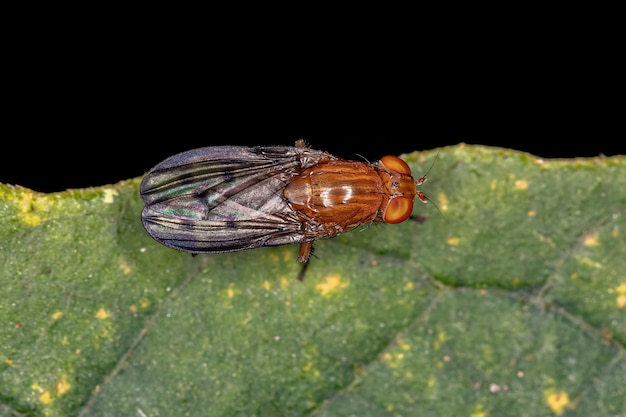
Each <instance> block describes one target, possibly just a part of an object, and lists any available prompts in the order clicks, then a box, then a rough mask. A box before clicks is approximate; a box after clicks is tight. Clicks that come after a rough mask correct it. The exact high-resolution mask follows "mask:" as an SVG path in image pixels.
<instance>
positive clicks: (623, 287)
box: [615, 283, 626, 295]
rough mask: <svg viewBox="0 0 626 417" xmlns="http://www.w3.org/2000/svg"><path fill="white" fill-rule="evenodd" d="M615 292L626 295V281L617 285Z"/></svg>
mask: <svg viewBox="0 0 626 417" xmlns="http://www.w3.org/2000/svg"><path fill="white" fill-rule="evenodd" d="M615 292H617V293H618V294H621V295H626V283H624V284H620V285H618V286H617V287H615Z"/></svg>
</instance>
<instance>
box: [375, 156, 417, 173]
mask: <svg viewBox="0 0 626 417" xmlns="http://www.w3.org/2000/svg"><path fill="white" fill-rule="evenodd" d="M380 162H381V163H382V164H383V165H384V167H385V168H387V169H390V170H392V171H396V172H399V173H400V174H406V175H411V168H409V166H408V165H407V164H406V162H404V161H403V160H402V159H400V158H398V157H397V156H391V155H387V156H383V157H382V158H380Z"/></svg>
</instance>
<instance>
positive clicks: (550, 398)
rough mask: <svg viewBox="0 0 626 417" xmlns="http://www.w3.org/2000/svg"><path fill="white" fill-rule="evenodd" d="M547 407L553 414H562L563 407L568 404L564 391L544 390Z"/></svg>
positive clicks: (567, 397)
mask: <svg viewBox="0 0 626 417" xmlns="http://www.w3.org/2000/svg"><path fill="white" fill-rule="evenodd" d="M544 395H545V397H546V402H547V403H548V407H550V409H551V410H552V412H553V413H555V414H562V413H563V411H565V408H566V407H567V406H568V405H569V396H568V395H567V393H566V392H563V391H559V392H556V391H554V390H546V391H545V392H544Z"/></svg>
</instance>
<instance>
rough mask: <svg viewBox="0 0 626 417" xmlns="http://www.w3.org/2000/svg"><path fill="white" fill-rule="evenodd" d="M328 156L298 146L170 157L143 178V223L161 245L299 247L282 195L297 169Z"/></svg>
mask: <svg viewBox="0 0 626 417" xmlns="http://www.w3.org/2000/svg"><path fill="white" fill-rule="evenodd" d="M332 158H333V157H332V156H331V155H329V154H327V153H325V152H321V151H315V150H312V149H309V148H300V147H282V146H276V147H253V148H246V147H235V146H217V147H207V148H200V149H194V150H191V151H188V152H183V153H181V154H178V155H174V156H172V157H170V158H168V159H166V160H165V161H163V162H161V163H160V164H158V165H157V166H155V167H154V168H153V169H151V170H150V171H149V172H148V173H147V174H146V175H145V177H144V179H143V181H142V183H141V187H140V195H141V198H142V199H143V201H144V202H145V204H146V206H145V208H144V210H143V212H142V222H143V225H144V227H145V229H146V231H147V232H148V233H149V234H150V235H151V236H152V237H153V238H154V239H155V240H157V241H159V242H161V243H162V244H164V245H166V246H169V247H172V248H175V249H179V250H183V251H187V252H192V253H219V252H230V251H237V250H242V249H251V248H256V247H259V246H276V245H284V244H290V243H301V242H303V241H305V236H304V234H303V233H302V225H301V223H300V221H299V220H298V217H297V215H296V213H295V212H294V211H293V209H292V208H291V207H290V206H289V204H287V202H286V201H285V199H284V197H283V189H284V187H285V186H286V184H288V183H289V181H290V180H291V179H292V178H293V176H295V175H298V174H299V173H300V172H301V171H302V170H303V169H306V168H308V167H310V166H313V165H315V164H317V163H319V162H320V161H326V160H329V159H332Z"/></svg>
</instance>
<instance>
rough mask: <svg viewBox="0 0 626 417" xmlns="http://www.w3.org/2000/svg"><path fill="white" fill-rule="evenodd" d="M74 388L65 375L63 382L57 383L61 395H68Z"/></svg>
mask: <svg viewBox="0 0 626 417" xmlns="http://www.w3.org/2000/svg"><path fill="white" fill-rule="evenodd" d="M70 388H72V386H71V385H70V383H69V382H67V377H66V376H65V375H63V377H62V378H61V380H60V381H59V382H58V383H57V393H58V394H59V396H60V395H64V394H66V393H67V392H68V391H69V390H70Z"/></svg>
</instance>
